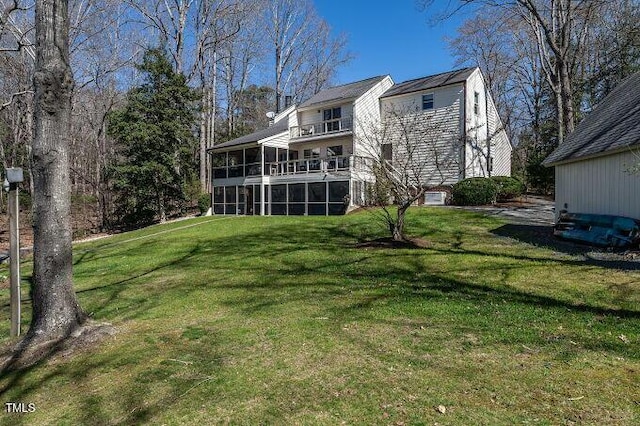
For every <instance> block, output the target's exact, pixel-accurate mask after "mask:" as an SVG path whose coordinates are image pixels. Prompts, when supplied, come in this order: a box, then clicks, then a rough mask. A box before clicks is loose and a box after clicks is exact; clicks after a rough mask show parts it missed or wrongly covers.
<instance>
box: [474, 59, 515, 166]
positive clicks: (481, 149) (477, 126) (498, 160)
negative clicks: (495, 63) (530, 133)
mask: <svg viewBox="0 0 640 426" xmlns="http://www.w3.org/2000/svg"><path fill="white" fill-rule="evenodd" d="M466 88H467V96H466V101H465V110H466V123H465V125H466V134H467V140H468V144H467V147H466V152H465V154H466V169H465V177H488V176H511V143H510V142H509V139H508V138H507V133H506V132H505V130H504V128H503V125H502V121H501V120H500V117H499V115H498V110H497V109H496V107H495V104H494V103H493V99H492V98H491V94H490V93H489V91H488V90H487V87H486V85H485V83H484V78H483V77H482V73H481V72H480V70H479V69H476V71H474V72H473V73H472V74H471V75H470V76H469V78H468V79H467V85H466ZM475 93H478V112H477V113H476V112H475V108H474V103H475ZM489 157H492V158H493V169H492V170H491V171H490V170H488V161H489Z"/></svg>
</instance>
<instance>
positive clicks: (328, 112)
mask: <svg viewBox="0 0 640 426" xmlns="http://www.w3.org/2000/svg"><path fill="white" fill-rule="evenodd" d="M322 115H323V118H324V121H329V120H337V119H339V118H340V117H341V116H342V108H340V107H338V108H329V109H325V110H323V111H322Z"/></svg>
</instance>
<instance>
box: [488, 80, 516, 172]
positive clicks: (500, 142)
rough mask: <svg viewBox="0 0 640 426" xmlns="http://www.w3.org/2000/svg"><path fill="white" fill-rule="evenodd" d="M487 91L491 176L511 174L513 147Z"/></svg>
mask: <svg viewBox="0 0 640 426" xmlns="http://www.w3.org/2000/svg"><path fill="white" fill-rule="evenodd" d="M486 93H487V95H488V99H487V101H488V104H487V108H488V112H487V115H488V117H489V136H490V137H491V157H493V170H491V176H511V152H512V150H513V147H512V146H511V142H510V141H509V138H508V137H507V132H506V130H505V128H504V125H503V124H502V120H500V116H499V115H498V109H497V108H496V106H495V104H494V103H493V99H492V98H491V95H490V94H489V92H488V91H487V92H486Z"/></svg>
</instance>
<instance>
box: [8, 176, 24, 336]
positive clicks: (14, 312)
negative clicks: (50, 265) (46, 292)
mask: <svg viewBox="0 0 640 426" xmlns="http://www.w3.org/2000/svg"><path fill="white" fill-rule="evenodd" d="M23 180H24V175H23V173H22V169H21V168H20V167H9V168H7V169H6V177H5V179H4V185H3V187H4V189H5V190H6V191H9V269H10V279H9V281H10V299H11V300H10V306H11V336H14V337H15V336H19V335H20V316H21V315H20V236H19V235H20V234H19V227H18V215H19V213H20V207H19V205H18V184H19V183H20V182H22V181H23Z"/></svg>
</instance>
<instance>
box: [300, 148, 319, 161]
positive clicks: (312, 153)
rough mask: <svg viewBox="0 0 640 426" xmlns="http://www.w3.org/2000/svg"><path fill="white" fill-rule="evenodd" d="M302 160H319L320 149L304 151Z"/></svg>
mask: <svg viewBox="0 0 640 426" xmlns="http://www.w3.org/2000/svg"><path fill="white" fill-rule="evenodd" d="M303 155H304V158H306V159H307V158H319V157H320V148H311V149H305V150H304V153H303Z"/></svg>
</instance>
